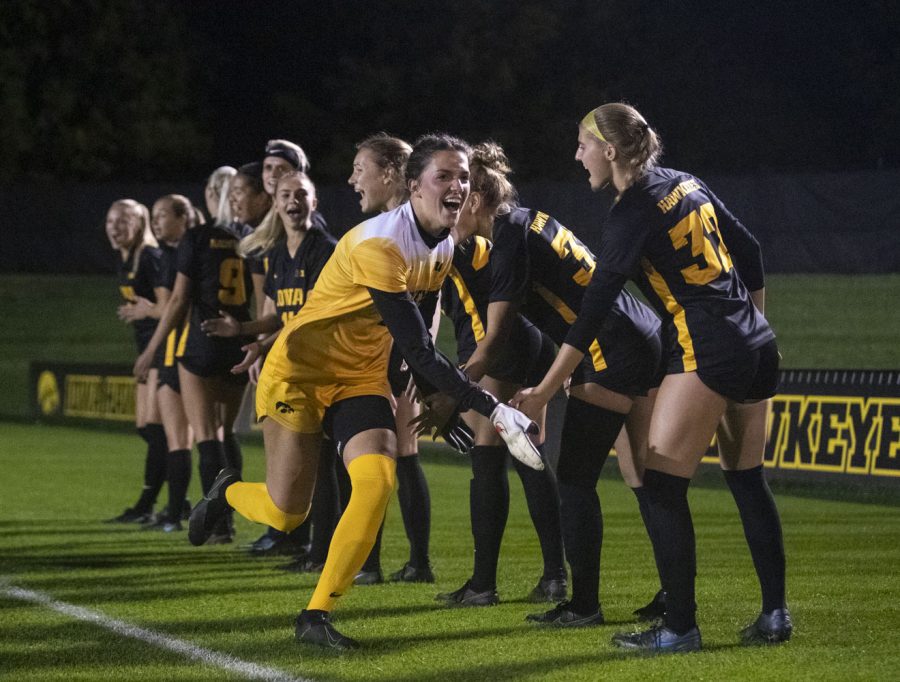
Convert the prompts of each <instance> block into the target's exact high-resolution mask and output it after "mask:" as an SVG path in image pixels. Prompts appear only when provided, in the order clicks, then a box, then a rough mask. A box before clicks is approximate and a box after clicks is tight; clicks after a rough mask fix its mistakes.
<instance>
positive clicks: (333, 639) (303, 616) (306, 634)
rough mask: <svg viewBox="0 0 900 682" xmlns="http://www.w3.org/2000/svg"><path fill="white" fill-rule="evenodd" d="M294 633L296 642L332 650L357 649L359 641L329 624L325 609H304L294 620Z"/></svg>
mask: <svg viewBox="0 0 900 682" xmlns="http://www.w3.org/2000/svg"><path fill="white" fill-rule="evenodd" d="M294 635H295V637H296V638H297V641H298V642H301V643H303V644H313V645H315V646H320V647H324V648H326V649H331V650H333V651H350V650H351V649H358V648H359V642H357V641H356V640H355V639H350V638H349V637H347V636H346V635H342V634H341V633H340V632H338V631H337V630H336V629H335V627H334V625H332V624H331V617H330V614H329V613H328V612H327V611H312V610H310V611H307V610H306V609H304V610H303V611H301V612H300V615H299V616H297V619H296V620H295V621H294Z"/></svg>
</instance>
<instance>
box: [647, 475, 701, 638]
mask: <svg viewBox="0 0 900 682" xmlns="http://www.w3.org/2000/svg"><path fill="white" fill-rule="evenodd" d="M690 483H691V479H689V478H682V477H681V476H672V475H671V474H665V473H663V472H661V471H655V470H653V469H647V470H646V472H644V489H645V490H646V493H645V494H646V495H647V510H648V516H649V518H650V522H651V527H652V532H651V533H650V539H651V541H652V542H653V544H654V546H655V548H656V550H655V553H656V556H657V558H658V561H659V568H660V578H661V580H662V586H663V589H664V590H665V591H666V616H665V622H666V626H668V627H669V628H670V629H672V630H674V631H675V632H676V633H678V634H680V635H681V634H684V633H685V632H687V631H688V630H690V629H691V628H692V627H694V626H696V625H697V621H696V611H697V604H696V601H695V595H694V582H695V578H696V574H697V556H696V546H695V540H694V523H693V521H692V520H691V510H690V507H689V506H688V499H687V491H688V486H689V485H690Z"/></svg>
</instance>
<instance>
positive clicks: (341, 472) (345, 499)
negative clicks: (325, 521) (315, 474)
mask: <svg viewBox="0 0 900 682" xmlns="http://www.w3.org/2000/svg"><path fill="white" fill-rule="evenodd" d="M336 460H337V461H336V462H335V465H334V473H335V476H337V483H338V502H339V506H340V511H341V513H343V511H344V510H345V509H346V508H347V504H348V503H349V502H350V493H351V492H353V484H352V483H351V481H350V474H349V473H348V472H347V467H346V465H345V464H344V462H343V461H341V458H340V457H336Z"/></svg>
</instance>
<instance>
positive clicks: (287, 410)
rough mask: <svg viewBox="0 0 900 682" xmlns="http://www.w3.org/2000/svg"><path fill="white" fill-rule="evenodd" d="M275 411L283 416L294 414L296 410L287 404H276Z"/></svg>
mask: <svg viewBox="0 0 900 682" xmlns="http://www.w3.org/2000/svg"><path fill="white" fill-rule="evenodd" d="M275 409H276V410H278V411H279V412H281V414H293V413H294V408H293V407H291V406H290V405H288V404H287V403H282V402H280V401H279V402H277V403H275Z"/></svg>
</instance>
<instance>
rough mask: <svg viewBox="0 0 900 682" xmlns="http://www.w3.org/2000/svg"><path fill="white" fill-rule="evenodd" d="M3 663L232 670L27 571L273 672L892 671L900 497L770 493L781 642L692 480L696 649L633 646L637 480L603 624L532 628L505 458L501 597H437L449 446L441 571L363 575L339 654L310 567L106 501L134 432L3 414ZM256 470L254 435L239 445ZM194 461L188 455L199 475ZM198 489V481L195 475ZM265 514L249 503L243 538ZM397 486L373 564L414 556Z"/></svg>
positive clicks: (534, 675)
mask: <svg viewBox="0 0 900 682" xmlns="http://www.w3.org/2000/svg"><path fill="white" fill-rule="evenodd" d="M0 434H2V437H0V470H2V471H3V476H2V477H0V502H2V510H3V514H2V517H0V518H2V520H0V677H3V678H5V679H15V680H67V681H68V680H121V679H129V680H130V679H140V680H213V679H222V678H223V677H224V678H226V679H242V676H241V675H238V674H231V673H229V674H226V673H224V672H223V671H222V670H220V669H218V668H215V667H212V666H209V665H201V664H200V663H197V662H194V661H192V660H190V659H188V658H186V657H185V656H182V655H178V654H175V653H171V652H169V651H165V650H162V649H160V648H159V647H157V646H154V645H151V644H148V643H145V642H144V641H138V640H135V639H129V638H126V637H123V636H120V635H117V634H114V633H113V632H110V631H108V630H106V629H103V628H101V627H99V626H98V625H96V624H93V623H88V622H83V621H80V620H76V619H74V618H72V617H70V616H66V615H62V614H59V613H56V612H53V611H51V610H49V609H48V608H47V607H46V606H43V605H37V604H34V603H31V602H27V601H22V600H19V599H16V598H13V597H12V596H11V595H12V594H13V590H14V589H16V588H19V589H23V590H31V591H35V592H40V593H42V594H44V595H46V596H47V597H52V598H53V599H55V600H59V601H61V602H65V603H67V604H72V605H77V606H79V607H84V608H88V609H91V610H93V611H97V612H100V613H102V614H103V615H105V616H106V617H109V618H115V619H118V620H120V621H124V622H125V623H128V624H131V625H135V626H140V627H143V628H146V629H148V630H152V631H154V632H156V633H160V634H163V635H166V636H168V637H173V638H177V639H179V640H185V641H187V642H190V643H191V644H194V645H197V646H200V647H204V648H205V649H207V650H210V651H212V652H218V653H220V654H227V655H230V656H233V657H236V658H238V659H241V660H242V661H245V662H253V663H256V664H258V665H262V666H267V667H269V668H275V669H277V670H280V671H282V672H283V673H284V674H285V675H286V677H284V678H283V679H288V678H289V677H293V678H298V679H299V678H305V679H315V680H322V679H330V680H408V681H410V682H412V681H414V680H415V681H418V680H435V681H437V680H451V679H452V680H472V679H482V680H494V679H508V680H513V679H525V678H527V679H548V680H549V679H554V680H597V679H641V680H681V679H684V680H731V679H771V680H813V679H815V680H849V679H855V680H882V679H885V680H886V679H896V676H897V671H898V670H900V651H898V649H897V647H896V644H895V642H896V637H897V634H898V623H900V605H898V599H897V588H898V581H897V566H898V565H900V524H898V518H897V508H896V507H888V506H880V505H876V504H859V503H854V502H847V501H844V502H835V501H825V500H821V499H808V498H802V497H794V496H790V495H781V496H779V505H780V509H781V513H782V517H783V520H784V529H785V541H786V546H787V556H788V561H789V566H788V569H789V573H788V579H789V583H788V594H789V599H790V605H791V608H792V612H793V614H794V616H795V619H796V631H795V637H794V639H793V640H792V641H791V642H790V643H789V644H787V645H784V646H781V647H777V648H768V649H758V648H750V649H747V648H742V647H739V646H737V644H736V632H737V630H738V629H739V627H740V626H741V625H743V624H744V622H745V621H746V620H748V619H749V618H751V617H752V616H754V615H755V614H756V612H757V610H758V608H759V603H758V602H759V597H758V586H757V584H756V579H755V576H754V573H753V568H752V565H751V562H750V557H749V554H748V551H747V548H746V545H745V544H744V541H743V538H742V534H741V529H740V524H739V521H738V517H737V513H736V511H735V509H734V505H733V502H732V501H731V498H730V495H729V494H728V492H727V491H726V490H724V489H722V488H720V487H695V488H694V489H692V492H691V503H692V506H693V510H694V520H695V524H696V527H697V539H698V564H699V574H700V576H699V581H698V602H699V620H700V623H701V627H702V629H703V636H704V644H705V650H704V651H703V652H701V653H698V654H691V655H685V656H678V657H660V658H642V657H638V656H634V655H627V654H623V653H621V652H619V651H618V650H616V649H614V648H613V647H612V645H611V644H610V643H609V639H610V636H611V635H612V634H613V633H614V632H616V631H617V630H620V629H628V628H631V627H632V625H633V623H632V621H631V618H630V615H629V614H630V611H631V610H632V609H633V608H635V607H636V606H638V605H640V604H641V603H643V602H644V601H645V600H646V599H647V598H649V596H650V595H651V594H652V593H653V592H654V591H655V589H656V582H655V578H654V576H655V570H654V568H653V563H652V557H651V553H650V546H649V542H648V541H647V539H646V535H645V533H644V531H643V527H642V525H641V521H640V516H639V514H638V512H637V508H636V504H635V501H634V498H633V496H632V495H631V493H630V492H629V491H628V490H627V489H626V488H625V486H624V485H622V484H621V482H619V481H618V480H617V479H616V478H604V479H603V480H601V483H600V494H601V498H602V500H603V505H604V517H605V521H606V537H605V541H604V554H603V579H602V588H601V595H602V599H603V608H604V611H605V614H606V618H607V621H608V624H607V625H605V626H601V627H597V628H590V629H586V630H581V631H573V632H560V631H546V630H540V629H535V628H534V627H531V626H530V624H528V623H526V622H524V621H523V618H524V615H525V614H526V613H529V612H530V611H532V610H534V609H535V607H534V605H531V604H527V603H525V602H524V601H523V600H524V597H525V595H526V594H527V593H528V592H529V590H530V589H531V587H533V585H534V583H535V582H536V580H537V578H538V577H539V574H540V571H541V566H540V560H539V556H540V554H539V549H538V545H537V540H536V537H535V535H534V531H533V530H532V528H531V526H530V522H529V520H528V515H527V512H526V511H525V506H524V499H523V496H522V493H521V486H520V485H519V484H518V482H517V479H516V477H515V475H514V474H513V475H512V477H511V481H510V483H511V486H510V487H511V491H512V502H511V514H510V522H509V526H508V529H507V534H506V537H505V539H504V545H503V552H502V556H501V566H500V580H499V585H498V587H499V591H500V595H501V599H502V603H501V605H499V606H497V607H493V608H481V609H461V610H447V609H444V608H442V607H440V606H439V605H438V604H437V603H436V602H434V600H433V598H434V595H435V593H436V592H437V591H439V590H446V589H454V588H456V587H458V586H459V585H460V584H461V583H462V581H463V580H465V578H467V577H468V575H469V571H470V570H471V555H472V540H471V535H470V533H469V530H468V501H467V497H468V492H467V491H468V479H469V472H468V467H466V466H462V464H464V461H463V460H461V459H458V458H455V457H453V456H452V455H448V454H447V453H446V451H445V450H443V449H442V448H437V449H433V450H429V452H428V454H427V455H426V457H425V469H426V473H427V476H428V478H429V482H430V486H431V493H432V499H433V509H434V513H433V533H432V557H433V563H434V567H435V573H436V575H437V580H438V582H437V584H436V585H402V586H399V585H383V586H372V587H359V588H355V589H354V590H352V591H351V592H350V593H349V594H348V596H347V597H346V598H345V599H344V600H343V603H342V605H341V608H340V609H339V610H338V612H337V615H336V620H337V622H338V625H339V627H340V628H342V629H343V630H344V631H346V632H347V633H348V634H350V635H351V636H353V637H357V638H358V639H360V640H361V641H362V643H363V644H364V646H365V649H364V650H362V651H358V652H352V653H350V654H345V655H343V656H334V655H330V654H328V653H325V652H318V651H315V650H309V649H308V648H306V647H301V646H300V645H297V644H296V643H295V642H294V641H293V629H292V619H293V617H294V615H295V614H296V612H297V611H298V610H299V609H300V608H302V607H303V606H304V605H305V602H306V600H307V599H308V598H309V596H310V594H311V591H312V588H313V585H314V582H315V577H314V576H296V575H288V574H284V573H282V572H280V571H275V570H273V569H272V566H273V565H274V564H275V563H277V562H278V560H277V559H274V558H269V559H258V558H250V557H248V556H246V555H244V554H243V553H242V552H241V551H240V550H239V549H238V547H236V546H224V547H223V546H219V547H201V548H193V547H191V546H190V545H189V544H188V543H187V540H186V538H185V534H184V533H181V534H176V535H169V536H166V535H163V534H160V533H154V532H147V531H142V530H139V529H137V528H134V527H128V526H110V525H104V524H102V523H100V522H99V519H101V518H103V517H106V516H110V515H113V514H114V513H117V512H119V511H120V510H121V508H123V507H124V506H126V505H127V504H128V503H130V502H132V499H131V495H132V493H133V492H134V491H135V490H137V488H138V486H139V482H140V479H139V476H140V471H139V470H140V468H141V456H140V448H139V447H138V441H137V439H136V438H135V437H134V436H130V435H126V434H122V433H106V432H101V431H93V430H79V429H71V428H64V427H46V426H28V425H18V424H17V425H11V424H0ZM245 457H246V461H247V470H248V478H252V477H253V476H259V475H260V474H261V469H262V466H261V465H262V454H261V451H260V448H259V447H256V446H247V447H246V449H245ZM195 479H196V474H195ZM191 493H192V496H193V497H194V499H196V496H197V494H198V491H197V484H196V480H195V481H194V487H193V488H192V490H191ZM258 533H259V529H258V528H256V527H252V526H251V524H249V522H245V521H243V520H238V540H239V541H240V542H246V541H249V540H251V539H253V538H255V537H256V536H257V534H258ZM406 551H407V550H406V540H405V537H404V535H403V528H402V523H401V521H400V515H399V510H398V509H397V507H396V503H393V506H392V507H391V509H390V510H389V513H388V522H387V525H386V530H385V536H384V548H383V552H382V563H383V565H384V567H385V569H386V570H393V569H395V568H398V567H399V566H401V565H402V563H403V562H404V561H405V560H406V555H405V552H406Z"/></svg>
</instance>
